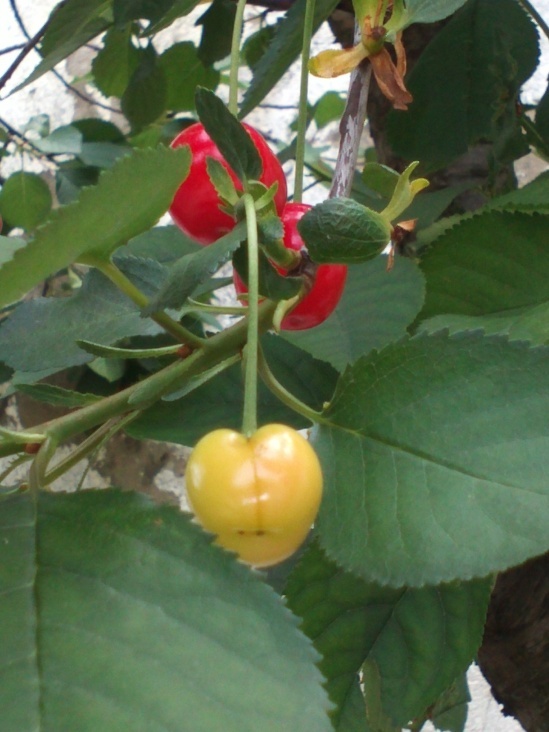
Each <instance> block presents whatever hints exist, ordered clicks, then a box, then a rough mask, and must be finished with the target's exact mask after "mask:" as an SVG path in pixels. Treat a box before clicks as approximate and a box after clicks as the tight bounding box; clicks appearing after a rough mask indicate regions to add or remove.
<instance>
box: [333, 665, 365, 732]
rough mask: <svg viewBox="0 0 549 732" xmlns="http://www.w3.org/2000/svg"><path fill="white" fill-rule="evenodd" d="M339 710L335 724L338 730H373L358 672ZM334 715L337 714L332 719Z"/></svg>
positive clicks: (343, 731)
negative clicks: (369, 723)
mask: <svg viewBox="0 0 549 732" xmlns="http://www.w3.org/2000/svg"><path fill="white" fill-rule="evenodd" d="M338 711H340V714H339V715H338V721H337V723H335V724H334V729H335V730H336V732H371V730H370V728H369V727H368V720H367V719H366V702H365V700H364V695H363V694H362V689H361V688H360V678H359V676H358V674H356V677H355V680H354V683H353V684H352V686H351V688H350V690H349V693H348V694H347V696H346V698H345V700H344V702H343V704H342V706H341V710H338ZM333 716H335V715H333V714H332V719H333ZM332 723H333V722H332Z"/></svg>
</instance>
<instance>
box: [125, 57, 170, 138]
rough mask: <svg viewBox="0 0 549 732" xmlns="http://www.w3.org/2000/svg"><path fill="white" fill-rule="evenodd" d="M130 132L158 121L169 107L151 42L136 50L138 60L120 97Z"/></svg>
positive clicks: (163, 81)
mask: <svg viewBox="0 0 549 732" xmlns="http://www.w3.org/2000/svg"><path fill="white" fill-rule="evenodd" d="M120 106H121V108H122V112H124V114H125V116H126V117H127V118H128V120H129V122H130V124H131V126H132V131H134V132H135V131H138V130H141V129H142V128H143V127H146V125H148V124H151V123H152V122H154V121H155V120H157V119H158V118H159V117H160V116H161V115H162V114H163V112H165V111H166V109H167V107H168V84H167V81H166V76H165V74H164V70H163V69H162V67H161V66H160V64H159V63H158V59H157V55H156V51H155V50H154V47H153V46H152V45H150V46H148V48H146V49H143V50H141V51H140V52H139V63H138V65H137V67H136V69H135V71H134V72H133V74H132V75H131V77H130V80H129V82H128V86H127V87H126V89H125V90H124V94H123V95H122V98H121V100H120Z"/></svg>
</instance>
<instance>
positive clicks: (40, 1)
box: [0, 0, 549, 732]
mask: <svg viewBox="0 0 549 732" xmlns="http://www.w3.org/2000/svg"><path fill="white" fill-rule="evenodd" d="M56 4H57V3H56V2H55V0H18V1H17V7H18V9H19V12H20V15H21V18H22V19H23V22H24V23H25V25H26V28H27V30H28V32H29V33H30V35H31V36H32V35H33V34H34V33H35V32H36V31H37V30H38V29H39V28H40V27H41V26H42V25H43V23H44V22H45V21H46V19H47V17H48V15H49V12H50V10H51V9H52V8H53V7H54V6H55V5H56ZM533 4H534V5H535V6H536V8H537V9H538V11H539V12H540V13H541V14H542V16H543V17H545V18H547V19H548V20H549V0H533ZM202 12H203V9H202V8H199V10H198V11H197V13H196V14H194V15H193V16H191V22H194V19H195V18H196V17H197V15H200V14H202ZM179 30H180V31H181V35H182V36H183V35H184V34H185V35H186V37H188V30H189V22H184V23H181V24H180V25H179ZM25 40H26V39H25V37H24V36H23V34H22V32H21V30H20V28H19V25H18V23H17V20H16V18H15V16H14V14H13V12H12V8H11V4H10V0H0V50H2V49H4V48H7V47H9V46H12V45H15V44H17V43H21V42H24V41H25ZM331 41H332V36H331V33H330V31H329V29H328V28H327V27H325V28H323V29H322V31H321V34H320V37H319V36H317V45H319V46H321V47H326V45H328V44H329V43H331ZM541 49H542V60H541V63H540V65H539V67H538V70H537V71H536V73H535V74H534V76H533V77H532V78H531V79H530V80H529V81H528V83H527V84H526V85H525V87H524V90H523V94H522V98H523V101H524V102H525V103H534V102H537V101H538V100H539V99H540V97H541V95H542V94H543V92H544V91H545V87H546V84H547V77H548V75H549V41H548V40H547V38H545V37H543V38H542V39H541ZM14 58H15V53H12V54H5V55H0V75H1V74H3V73H4V71H5V70H6V69H7V68H8V66H9V64H10V63H11V62H12V61H13V59H14ZM37 61H38V55H37V54H36V53H35V52H32V53H30V54H29V56H28V57H27V59H25V61H24V63H23V64H22V65H21V66H20V67H19V69H18V70H17V72H16V73H15V74H14V76H13V77H12V80H11V82H10V84H9V85H8V87H7V89H5V90H4V92H3V95H2V97H0V117H2V118H3V119H5V120H6V121H7V122H9V124H11V125H12V126H13V127H15V128H21V127H22V126H23V125H24V124H25V123H26V122H27V121H28V119H29V117H30V116H32V115H37V114H48V115H50V117H51V121H52V129H53V128H55V127H57V126H59V125H62V124H68V123H70V122H71V120H72V119H74V118H75V117H79V116H83V113H84V109H83V108H82V102H81V101H80V100H78V99H76V98H75V97H74V96H73V95H72V94H70V92H68V91H67V89H66V87H64V86H63V84H62V83H61V82H60V81H59V80H57V79H56V78H55V76H54V75H53V74H48V75H46V76H45V77H42V79H40V80H39V81H38V82H37V83H35V84H33V85H31V86H29V87H27V88H26V89H25V90H24V91H22V92H20V93H18V94H15V95H13V96H9V92H10V90H11V89H13V88H15V86H16V85H17V84H19V83H20V82H21V81H23V79H24V78H25V77H26V76H27V75H28V74H29V73H30V72H31V71H32V69H33V68H34V67H35V66H36V64H37ZM85 62H86V61H85V59H84V60H82V55H81V54H80V55H79V56H78V57H77V58H76V59H71V60H69V61H68V62H64V63H62V64H60V65H59V67H58V70H59V71H60V73H61V74H62V75H63V76H64V77H65V78H66V79H68V80H71V81H72V79H74V78H75V77H78V76H79V75H80V74H81V73H82V72H83V71H84V70H85ZM82 63H84V66H83V65H82ZM298 75H299V64H296V66H295V68H293V69H292V70H291V71H290V72H289V73H288V75H287V76H286V77H285V78H284V79H283V81H282V82H281V83H280V85H279V87H278V89H277V90H275V93H274V94H273V95H272V100H273V101H276V103H285V104H289V103H293V102H295V101H297V96H298V87H297V79H298ZM336 81H337V89H340V90H343V89H345V88H346V86H347V80H346V79H345V78H343V79H340V80H336ZM328 85H329V86H328ZM79 88H80V89H82V85H79ZM333 88H334V82H333V81H330V82H326V81H324V80H319V79H314V78H312V79H311V89H310V98H311V99H312V100H316V99H317V98H318V97H319V96H321V95H322V94H323V93H324V92H325V91H327V90H328V89H333ZM87 91H89V92H91V91H92V90H91V89H88V90H87ZM85 114H86V115H89V110H86V112H85ZM100 114H101V116H106V117H110V116H111V115H110V113H105V112H102V111H100ZM294 116H295V113H294V112H293V111H287V112H285V113H283V116H282V118H281V115H280V114H279V113H277V116H276V125H277V129H276V130H275V129H271V130H269V129H268V127H269V125H272V124H273V120H274V116H273V115H272V114H266V115H265V116H264V118H263V120H262V125H261V128H262V130H264V131H265V132H266V133H267V134H268V133H269V131H270V132H271V133H272V134H274V136H275V137H280V126H281V125H282V126H283V125H287V124H289V123H290V122H291V121H293V118H294ZM113 121H115V122H116V115H115V116H114V117H113ZM13 165H16V166H19V167H20V165H21V161H10V168H11V166H13ZM25 167H26V168H27V169H29V168H30V167H32V164H31V163H30V161H25ZM0 172H2V174H3V175H6V174H8V173H9V172H11V169H9V168H7V167H6V163H3V167H2V168H0ZM168 489H169V486H168ZM469 683H470V690H471V695H472V697H473V701H472V702H471V704H470V709H469V717H468V722H467V728H466V730H467V732H520V730H522V727H521V726H520V725H519V724H518V723H517V722H516V721H514V720H512V719H510V718H505V717H503V715H502V714H501V712H500V709H499V706H498V704H497V703H496V702H495V701H494V699H493V698H492V696H491V694H490V689H489V687H488V685H487V684H486V682H485V680H484V678H483V677H482V675H481V673H480V671H479V670H478V668H477V667H476V666H473V667H472V668H471V669H470V672H469ZM425 729H426V730H427V729H429V730H432V727H429V728H427V727H426V728H425Z"/></svg>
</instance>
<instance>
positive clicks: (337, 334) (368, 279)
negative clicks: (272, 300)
mask: <svg viewBox="0 0 549 732" xmlns="http://www.w3.org/2000/svg"><path fill="white" fill-rule="evenodd" d="M423 293H424V282H423V277H422V275H421V272H420V271H419V269H418V267H417V266H416V265H415V264H414V263H413V262H412V261H411V260H410V259H405V258H404V257H397V258H396V260H395V264H394V267H393V269H392V270H391V271H390V272H387V258H386V257H377V258H376V259H373V260H372V261H371V262H366V263H365V264H360V265H353V266H351V267H350V268H349V273H348V275H347V282H346V283H345V290H344V292H343V295H342V297H341V300H340V302H339V303H338V305H337V307H336V309H335V311H334V312H333V313H332V315H331V316H330V317H329V318H328V320H326V321H325V322H324V323H321V324H320V325H319V326H317V327H316V328H313V329H312V330H304V331H294V332H290V331H283V333H282V335H283V337H284V338H286V339H287V340H289V341H290V342H291V343H293V344H295V345H296V346H299V347H300V348H303V350H305V351H308V352H309V353H311V354H312V355H313V356H314V357H315V358H319V359H321V360H322V361H327V362H328V363H331V364H332V366H334V367H335V368H336V369H338V370H339V371H343V369H344V368H345V366H347V364H350V363H354V362H355V361H356V360H357V359H358V358H360V356H363V355H365V354H366V353H369V352H370V351H371V350H372V349H374V348H378V349H379V348H383V347H384V346H386V345H388V344H389V343H391V342H392V341H395V340H397V339H398V338H401V337H402V336H403V335H404V334H405V333H406V328H407V327H408V325H409V324H410V323H411V322H412V321H413V320H414V318H415V317H416V315H417V313H418V312H419V310H420V308H421V306H422V304H423ZM365 314H367V315H365Z"/></svg>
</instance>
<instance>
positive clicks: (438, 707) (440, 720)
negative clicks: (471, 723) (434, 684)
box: [431, 674, 471, 732]
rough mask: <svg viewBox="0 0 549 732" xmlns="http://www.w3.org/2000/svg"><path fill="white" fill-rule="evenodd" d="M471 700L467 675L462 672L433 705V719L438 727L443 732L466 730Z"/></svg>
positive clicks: (463, 731)
mask: <svg viewBox="0 0 549 732" xmlns="http://www.w3.org/2000/svg"><path fill="white" fill-rule="evenodd" d="M470 701H471V697H470V695H469V688H468V686H467V676H466V674H462V675H461V676H460V677H459V678H458V679H456V680H455V681H454V683H453V684H452V685H451V686H450V687H449V688H448V689H447V690H446V691H445V692H444V693H443V694H441V695H440V697H439V698H438V699H437V701H436V704H435V705H434V707H433V710H432V712H431V719H432V720H433V724H434V726H435V727H436V729H438V730H442V731H443V732H465V723H466V722H467V707H468V704H469V702H470Z"/></svg>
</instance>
